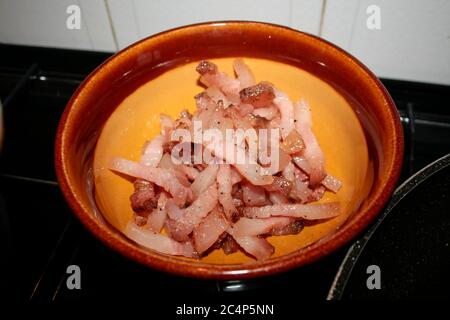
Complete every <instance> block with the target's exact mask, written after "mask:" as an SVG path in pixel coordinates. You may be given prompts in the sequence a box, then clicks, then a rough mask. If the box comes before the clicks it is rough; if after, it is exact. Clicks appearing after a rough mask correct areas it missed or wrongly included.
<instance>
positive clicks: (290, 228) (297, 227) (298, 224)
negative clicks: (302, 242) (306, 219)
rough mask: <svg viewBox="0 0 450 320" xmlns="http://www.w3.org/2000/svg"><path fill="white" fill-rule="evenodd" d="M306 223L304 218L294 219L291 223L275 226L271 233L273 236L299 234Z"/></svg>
mask: <svg viewBox="0 0 450 320" xmlns="http://www.w3.org/2000/svg"><path fill="white" fill-rule="evenodd" d="M303 227H304V223H303V221H302V220H293V221H292V222H290V223H289V224H287V225H285V226H282V227H279V228H274V229H272V230H271V231H270V235H272V236H285V235H288V234H299V233H300V231H302V230H303Z"/></svg>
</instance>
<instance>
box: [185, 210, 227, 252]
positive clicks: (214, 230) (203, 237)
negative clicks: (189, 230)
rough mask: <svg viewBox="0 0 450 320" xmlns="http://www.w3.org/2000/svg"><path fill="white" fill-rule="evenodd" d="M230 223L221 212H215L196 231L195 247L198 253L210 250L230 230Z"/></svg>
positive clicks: (194, 234) (194, 236)
mask: <svg viewBox="0 0 450 320" xmlns="http://www.w3.org/2000/svg"><path fill="white" fill-rule="evenodd" d="M228 227H229V222H228V221H227V219H226V218H225V217H224V216H223V214H222V213H221V212H220V211H219V210H213V211H212V212H211V213H209V214H208V216H206V218H204V219H203V220H202V222H200V224H199V225H198V226H197V227H196V228H195V229H194V233H193V238H194V245H195V248H196V250H197V252H198V253H203V252H205V251H206V250H208V249H209V248H210V247H211V246H212V245H213V244H214V243H215V242H216V241H217V239H219V237H220V236H221V235H222V234H223V233H224V232H225V231H226V230H227V229H228Z"/></svg>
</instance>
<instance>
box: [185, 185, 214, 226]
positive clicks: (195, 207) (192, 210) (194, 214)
mask: <svg viewBox="0 0 450 320" xmlns="http://www.w3.org/2000/svg"><path fill="white" fill-rule="evenodd" d="M217 201H218V192H217V186H216V184H215V183H214V184H212V185H211V186H210V187H208V188H207V189H206V190H205V191H204V192H202V193H201V194H200V195H199V196H198V198H197V199H196V200H195V201H194V202H192V204H191V205H190V206H189V207H187V208H186V209H185V215H184V219H185V220H187V221H188V222H190V223H192V224H193V225H194V226H196V225H197V224H198V223H199V222H200V221H201V219H202V218H204V217H206V215H207V214H208V213H209V212H210V211H211V210H212V209H214V207H215V206H216V205H217Z"/></svg>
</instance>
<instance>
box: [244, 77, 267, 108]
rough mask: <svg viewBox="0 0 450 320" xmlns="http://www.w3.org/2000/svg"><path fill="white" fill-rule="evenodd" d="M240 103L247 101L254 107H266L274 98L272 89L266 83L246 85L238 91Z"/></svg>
mask: <svg viewBox="0 0 450 320" xmlns="http://www.w3.org/2000/svg"><path fill="white" fill-rule="evenodd" d="M239 96H240V98H241V101H242V103H248V104H251V105H252V106H254V107H255V108H263V107H268V106H270V105H271V104H272V101H273V99H274V98H275V93H274V89H273V87H272V86H271V85H269V84H267V83H258V84H257V85H254V86H251V87H247V88H245V89H242V90H241V91H240V92H239Z"/></svg>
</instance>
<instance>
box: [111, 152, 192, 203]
mask: <svg viewBox="0 0 450 320" xmlns="http://www.w3.org/2000/svg"><path fill="white" fill-rule="evenodd" d="M111 169H113V170H115V171H118V172H120V173H124V174H126V175H129V176H132V177H136V178H141V179H144V180H147V181H151V182H153V183H155V184H157V185H158V186H160V187H162V188H163V189H164V190H166V191H167V192H169V193H170V194H171V195H172V197H173V198H174V200H175V202H176V203H177V205H179V206H184V204H185V203H186V201H187V200H188V199H190V198H192V193H191V190H190V189H189V188H186V187H185V186H183V185H182V183H180V180H179V177H178V176H177V175H176V172H175V171H174V170H170V169H161V168H151V167H147V166H144V165H142V164H140V163H137V162H134V161H131V160H126V159H122V158H114V159H113V162H112V165H111Z"/></svg>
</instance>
